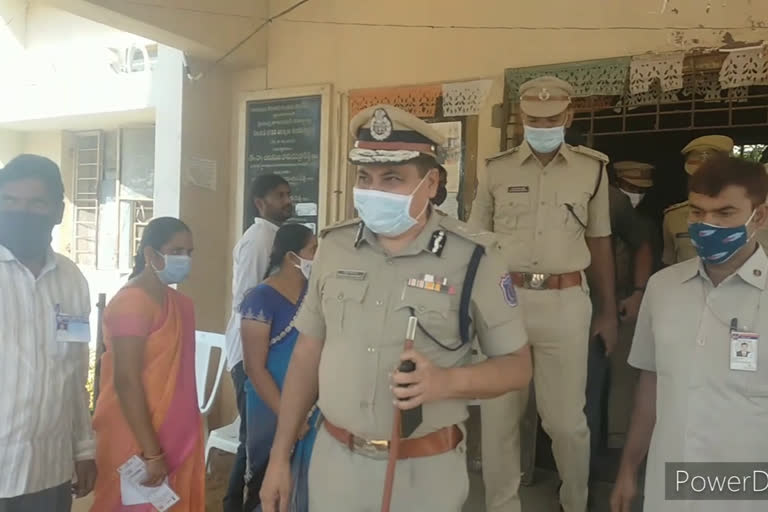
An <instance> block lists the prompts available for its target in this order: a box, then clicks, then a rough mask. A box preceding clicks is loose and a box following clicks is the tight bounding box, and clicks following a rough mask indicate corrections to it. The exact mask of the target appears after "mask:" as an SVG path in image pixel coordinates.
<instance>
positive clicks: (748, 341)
mask: <svg viewBox="0 0 768 512" xmlns="http://www.w3.org/2000/svg"><path fill="white" fill-rule="evenodd" d="M759 341H760V335H759V334H757V333H755V332H745V331H731V350H730V352H731V355H730V360H731V370H736V371H742V372H756V371H757V345H758V342H759Z"/></svg>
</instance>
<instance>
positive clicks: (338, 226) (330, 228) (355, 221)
mask: <svg viewBox="0 0 768 512" xmlns="http://www.w3.org/2000/svg"><path fill="white" fill-rule="evenodd" d="M360 222H361V220H360V219H359V218H354V219H349V220H345V221H342V222H339V223H338V224H334V225H333V226H328V227H326V228H323V229H321V230H320V238H325V236H326V235H327V234H328V233H330V232H332V231H336V230H338V229H341V228H348V227H352V226H354V227H359V226H360Z"/></svg>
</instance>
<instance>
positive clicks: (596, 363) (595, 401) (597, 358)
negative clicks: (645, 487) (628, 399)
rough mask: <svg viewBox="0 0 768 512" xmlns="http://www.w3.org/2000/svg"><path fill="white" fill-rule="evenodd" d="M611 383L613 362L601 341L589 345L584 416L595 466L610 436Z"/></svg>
mask: <svg viewBox="0 0 768 512" xmlns="http://www.w3.org/2000/svg"><path fill="white" fill-rule="evenodd" d="M610 382H611V361H610V359H609V358H608V356H606V355H605V345H604V344H603V341H602V340H601V339H594V340H591V341H590V343H589V357H588V359H587V403H586V406H585V407H584V414H585V415H586V416H587V425H588V426H589V432H590V436H589V438H590V460H591V465H592V466H594V464H595V462H596V461H597V457H598V455H599V454H600V452H601V450H602V448H603V447H604V446H605V444H606V439H607V436H608V432H607V430H608V394H609V392H610Z"/></svg>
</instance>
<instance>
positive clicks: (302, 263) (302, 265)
mask: <svg viewBox="0 0 768 512" xmlns="http://www.w3.org/2000/svg"><path fill="white" fill-rule="evenodd" d="M293 255H294V256H296V259H298V260H299V263H298V264H296V263H294V265H293V266H294V267H296V268H297V269H299V270H301V273H302V274H303V275H304V279H306V280H307V281H309V274H310V273H311V272H312V260H305V259H304V258H302V257H301V256H299V255H298V254H296V253H293Z"/></svg>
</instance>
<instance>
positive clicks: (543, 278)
mask: <svg viewBox="0 0 768 512" xmlns="http://www.w3.org/2000/svg"><path fill="white" fill-rule="evenodd" d="M547 279H549V274H542V273H527V272H526V273H525V275H524V278H523V280H524V282H525V287H526V288H530V289H531V290H544V289H546V285H547Z"/></svg>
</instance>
